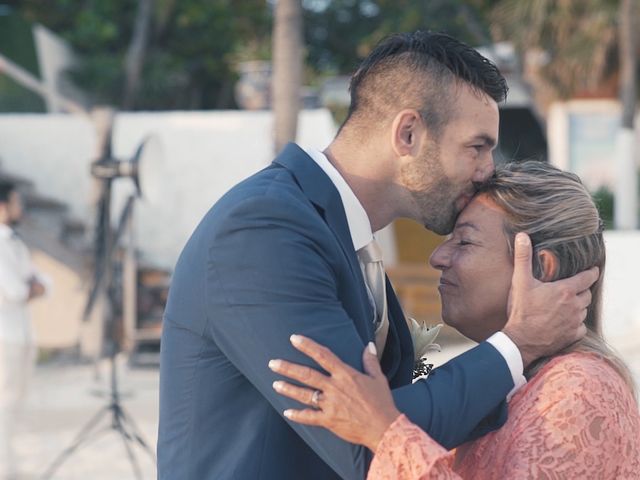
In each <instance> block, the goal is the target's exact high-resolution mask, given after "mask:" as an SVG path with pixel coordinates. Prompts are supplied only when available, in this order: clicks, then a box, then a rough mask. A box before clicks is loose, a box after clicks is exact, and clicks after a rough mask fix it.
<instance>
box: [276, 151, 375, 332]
mask: <svg viewBox="0 0 640 480" xmlns="http://www.w3.org/2000/svg"><path fill="white" fill-rule="evenodd" d="M274 163H277V164H279V165H281V166H283V167H285V168H286V169H287V170H289V171H290V172H292V173H293V175H294V177H295V178H296V181H297V182H298V185H300V188H301V189H302V190H303V191H304V193H305V195H306V196H307V198H308V199H309V200H310V201H311V202H312V203H313V204H314V205H315V206H316V209H318V211H319V212H320V214H321V215H322V217H323V218H324V220H325V222H326V224H327V225H328V226H329V228H330V229H331V231H332V232H333V234H334V235H335V237H336V239H337V240H338V243H339V244H340V248H341V249H342V251H343V253H344V256H345V258H346V259H347V262H348V264H349V268H350V269H351V273H352V275H353V276H354V277H355V279H356V281H357V284H358V285H360V296H361V298H362V302H361V303H362V305H363V309H364V312H365V313H364V317H366V318H369V317H370V316H372V315H373V312H372V311H371V309H370V307H369V305H368V299H367V293H366V290H365V286H364V278H363V276H362V271H361V270H360V265H359V264H358V258H357V256H356V253H355V251H354V250H353V241H352V240H351V233H350V232H349V224H348V223H347V217H346V214H345V212H344V205H343V204H342V199H341V198H340V194H339V193H338V190H337V189H336V187H335V185H334V184H333V182H332V181H331V179H330V178H329V177H328V176H327V174H326V173H324V171H323V170H322V169H321V168H320V167H319V166H318V164H317V163H316V162H314V161H313V159H312V158H311V157H309V155H307V153H306V152H305V151H304V150H302V149H301V148H300V147H298V146H297V145H296V144H294V143H290V144H288V145H287V146H286V147H285V148H284V150H283V151H282V153H281V154H280V155H278V157H277V158H276V159H275V160H274ZM367 314H369V316H367ZM362 323H364V331H361V332H360V333H361V335H363V334H364V340H365V341H367V342H368V341H370V340H372V339H373V335H374V332H373V325H372V322H370V321H364V322H362ZM356 326H357V327H358V330H360V328H361V326H360V325H356Z"/></svg>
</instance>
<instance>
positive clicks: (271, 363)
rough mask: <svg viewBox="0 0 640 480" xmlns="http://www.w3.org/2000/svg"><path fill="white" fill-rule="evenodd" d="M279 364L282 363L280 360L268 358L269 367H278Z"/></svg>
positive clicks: (272, 368) (273, 368)
mask: <svg viewBox="0 0 640 480" xmlns="http://www.w3.org/2000/svg"><path fill="white" fill-rule="evenodd" d="M280 365H282V362H281V361H280V360H269V368H270V369H271V370H277V369H279V368H280Z"/></svg>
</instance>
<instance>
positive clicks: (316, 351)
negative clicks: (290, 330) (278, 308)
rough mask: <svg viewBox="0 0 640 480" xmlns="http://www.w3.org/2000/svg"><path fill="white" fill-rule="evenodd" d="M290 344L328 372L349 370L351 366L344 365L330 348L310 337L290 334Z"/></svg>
mask: <svg viewBox="0 0 640 480" xmlns="http://www.w3.org/2000/svg"><path fill="white" fill-rule="evenodd" d="M291 344H292V345H293V346H294V347H295V348H297V349H298V350H300V351H301V352H302V353H304V354H305V355H307V356H308V357H311V358H312V359H314V360H315V361H316V363H317V364H318V365H320V366H321V367H322V368H324V369H325V370H326V371H327V372H329V373H332V374H333V373H336V372H337V371H339V370H349V369H350V368H351V367H349V366H348V365H345V364H344V363H343V362H342V360H340V359H339V358H338V357H337V356H336V355H334V354H333V352H331V350H329V349H328V348H326V347H323V346H322V345H320V344H318V343H316V342H314V341H313V340H311V339H310V338H307V337H304V336H302V335H291Z"/></svg>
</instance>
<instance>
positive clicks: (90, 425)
mask: <svg viewBox="0 0 640 480" xmlns="http://www.w3.org/2000/svg"><path fill="white" fill-rule="evenodd" d="M109 409H110V407H105V408H102V409H100V410H99V411H98V413H96V414H95V415H94V417H93V418H92V419H91V420H89V421H88V422H87V424H86V425H85V426H84V427H83V428H82V429H81V430H80V432H79V433H78V435H76V438H75V439H74V440H73V442H71V444H70V445H69V446H68V447H67V448H66V449H64V450H63V451H62V453H60V455H58V457H56V459H55V460H54V461H53V462H51V465H50V466H49V468H47V470H46V471H45V473H44V474H43V475H42V478H43V480H46V479H49V478H52V477H53V474H54V473H55V472H56V470H58V468H60V466H61V465H62V464H63V463H64V462H65V461H66V460H67V458H69V457H70V456H71V455H72V454H73V452H75V451H76V450H77V449H78V448H80V446H81V445H82V444H83V443H84V442H85V441H86V440H87V438H88V437H89V434H90V433H91V431H92V430H93V429H94V428H95V426H96V425H97V424H98V422H99V421H100V420H101V419H102V417H103V416H104V415H105V414H106V413H107V412H108V411H109Z"/></svg>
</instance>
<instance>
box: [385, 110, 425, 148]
mask: <svg viewBox="0 0 640 480" xmlns="http://www.w3.org/2000/svg"><path fill="white" fill-rule="evenodd" d="M422 126H423V122H422V117H421V116H420V114H419V113H418V111H417V110H413V109H407V110H402V111H401V112H399V113H398V114H397V115H396V116H395V118H394V119H393V122H392V125H391V134H392V136H393V138H392V145H393V150H394V151H395V153H396V155H397V156H399V157H404V156H405V155H414V154H415V152H417V151H418V143H419V137H418V135H419V133H420V132H421V129H422Z"/></svg>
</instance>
